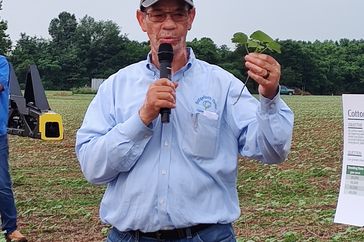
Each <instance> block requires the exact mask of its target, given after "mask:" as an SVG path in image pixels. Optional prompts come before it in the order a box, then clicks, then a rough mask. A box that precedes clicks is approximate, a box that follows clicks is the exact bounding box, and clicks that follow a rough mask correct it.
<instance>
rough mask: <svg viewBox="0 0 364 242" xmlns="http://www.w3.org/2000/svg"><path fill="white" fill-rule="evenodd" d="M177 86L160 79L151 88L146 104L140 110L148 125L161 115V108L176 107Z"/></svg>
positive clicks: (143, 119)
mask: <svg viewBox="0 0 364 242" xmlns="http://www.w3.org/2000/svg"><path fill="white" fill-rule="evenodd" d="M177 86H178V84H177V83H174V82H171V81H169V80H168V79H166V78H163V79H159V80H157V81H156V82H154V83H152V84H151V85H150V86H149V88H148V91H147V94H146V97H145V100H144V104H143V106H142V107H141V109H140V110H139V115H140V117H141V119H142V121H143V122H144V123H145V124H146V125H148V124H149V123H150V122H151V121H153V120H154V119H155V118H156V117H157V116H158V115H159V112H160V109H161V108H175V107H176V88H177Z"/></svg>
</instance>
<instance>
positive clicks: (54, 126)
mask: <svg viewBox="0 0 364 242" xmlns="http://www.w3.org/2000/svg"><path fill="white" fill-rule="evenodd" d="M39 133H40V138H41V139H42V140H62V139H63V124H62V116H61V115H60V114H58V113H55V112H52V111H49V112H46V113H42V114H41V115H40V116H39Z"/></svg>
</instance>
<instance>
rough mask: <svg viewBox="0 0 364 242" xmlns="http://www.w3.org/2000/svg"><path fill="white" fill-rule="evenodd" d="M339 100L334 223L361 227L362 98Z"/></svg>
mask: <svg viewBox="0 0 364 242" xmlns="http://www.w3.org/2000/svg"><path fill="white" fill-rule="evenodd" d="M342 99H343V117H344V150H343V163H342V165H343V167H342V174H341V184H340V194H339V199H338V204H337V208H336V214H335V220H334V222H335V223H342V224H349V225H355V226H360V227H361V226H364V95H355V94H352V95H351V94H347V95H343V96H342Z"/></svg>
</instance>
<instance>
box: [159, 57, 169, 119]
mask: <svg viewBox="0 0 364 242" xmlns="http://www.w3.org/2000/svg"><path fill="white" fill-rule="evenodd" d="M160 78H167V79H168V80H171V62H169V61H162V62H160ZM160 114H161V120H162V123H169V115H170V114H171V109H170V108H161V110H160Z"/></svg>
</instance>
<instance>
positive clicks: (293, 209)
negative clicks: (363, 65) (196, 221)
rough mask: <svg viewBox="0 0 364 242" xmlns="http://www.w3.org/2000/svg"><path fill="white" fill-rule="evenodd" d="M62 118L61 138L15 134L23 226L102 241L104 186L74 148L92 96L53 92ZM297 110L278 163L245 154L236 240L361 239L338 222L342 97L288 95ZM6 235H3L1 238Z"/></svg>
mask: <svg viewBox="0 0 364 242" xmlns="http://www.w3.org/2000/svg"><path fill="white" fill-rule="evenodd" d="M47 96H48V101H49V103H50V106H51V108H52V110H54V111H55V112H57V113H60V114H61V115H62V117H63V123H64V137H65V138H64V140H63V141H58V142H49V141H41V140H37V139H31V138H25V137H19V136H13V135H11V136H9V137H10V140H9V141H10V164H11V173H12V178H13V182H14V191H15V195H16V201H17V208H18V214H19V226H20V229H21V231H22V232H24V233H25V234H26V235H27V236H28V237H29V239H30V241H102V240H103V239H104V238H105V234H106V232H107V226H104V225H102V224H101V223H100V221H99V218H98V206H99V202H100V200H101V198H102V195H103V191H104V187H103V186H93V185H90V184H88V183H87V182H86V181H85V180H84V178H83V175H82V173H81V171H80V168H79V164H78V161H77V160H76V157H75V152H74V142H75V140H74V138H75V133H76V131H77V129H78V128H79V126H80V125H81V122H82V119H83V115H84V113H85V111H86V108H87V106H88V104H89V103H90V101H91V99H92V97H93V95H77V94H76V95H72V93H71V92H47ZM284 99H285V100H286V102H287V103H288V104H289V106H290V107H291V108H292V109H293V111H294V113H295V128H294V137H293V144H292V152H291V153H290V155H289V158H288V160H287V161H285V162H284V163H282V164H280V165H273V166H267V165H261V164H259V163H258V162H256V161H252V160H247V159H241V160H240V162H239V172H238V186H237V189H238V191H239V198H240V206H241V211H242V215H241V216H240V218H239V219H238V220H237V221H236V222H235V224H234V226H235V231H236V234H237V237H238V241H250V242H252V241H269V242H273V241H287V242H288V241H363V240H364V233H363V230H362V229H361V228H356V227H352V226H345V225H339V224H334V223H333V218H334V213H335V209H336V202H337V197H338V192H339V184H340V176H341V162H342V145H343V144H342V139H343V137H342V136H343V134H342V110H341V97H337V96H285V97H284ZM0 242H1V240H0Z"/></svg>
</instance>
